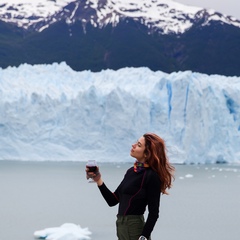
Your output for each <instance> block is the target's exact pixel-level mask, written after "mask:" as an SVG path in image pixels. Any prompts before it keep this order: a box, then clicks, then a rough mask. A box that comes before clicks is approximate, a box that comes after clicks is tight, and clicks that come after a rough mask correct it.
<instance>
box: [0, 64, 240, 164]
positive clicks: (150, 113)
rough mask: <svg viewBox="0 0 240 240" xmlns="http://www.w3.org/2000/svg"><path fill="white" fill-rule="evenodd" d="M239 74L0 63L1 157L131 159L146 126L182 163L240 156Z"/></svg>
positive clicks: (232, 159)
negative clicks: (12, 65)
mask: <svg viewBox="0 0 240 240" xmlns="http://www.w3.org/2000/svg"><path fill="white" fill-rule="evenodd" d="M239 92H240V77H237V76H236V77H226V76H220V75H206V74H201V73H196V72H191V71H184V72H173V73H170V74H168V73H164V72H161V71H156V72H153V71H151V70H150V69H148V68H146V67H141V68H123V69H119V70H116V71H114V70H110V69H108V70H102V71H101V72H91V71H87V70H86V71H82V72H76V71H74V70H72V69H71V68H70V67H69V66H68V65H67V64H66V63H65V62H62V63H53V64H51V65H47V64H42V65H28V64H23V65H20V66H19V67H8V68H6V69H1V68H0V160H21V161H87V160H88V159H96V160H97V161H98V162H128V161H132V159H131V157H130V155H129V152H130V149H131V144H133V143H134V142H135V141H136V140H137V139H138V138H139V137H141V136H142V135H143V134H144V133H146V132H155V133H156V134H158V135H160V136H161V137H162V138H163V139H165V141H166V145H167V148H168V156H169V160H170V162H172V163H179V164H204V163H216V162H217V163H240V147H239V146H240V94H239Z"/></svg>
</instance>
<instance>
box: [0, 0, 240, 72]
mask: <svg viewBox="0 0 240 240" xmlns="http://www.w3.org/2000/svg"><path fill="white" fill-rule="evenodd" d="M0 20H1V21H0V66H1V67H2V68H6V67H8V66H18V65H20V64H22V63H29V64H39V63H53V62H61V61H65V62H67V64H68V65H69V66H71V67H72V68H73V69H74V70H78V71H80V70H85V69H90V70H92V71H100V70H102V69H107V68H110V69H114V70H116V69H119V68H123V67H129V66H132V67H141V66H147V67H149V68H150V69H151V70H162V71H165V72H172V71H184V70H192V71H196V72H203V73H207V74H221V75H229V76H233V75H240V69H239V64H240V60H239V56H240V48H239V41H240V21H239V20H237V19H235V18H233V17H231V16H226V15H223V14H221V13H218V12H215V11H214V10H206V9H202V8H198V7H189V6H185V5H182V4H180V3H177V2H174V1H170V0H168V1H167V0H111V1H110V0H78V1H76V0H75V1H72V0H61V1H60V0H56V1H54V0H45V1H34V2H33V1H30V0H15V1H14V0H11V1H8V2H7V3H2V4H1V5H0Z"/></svg>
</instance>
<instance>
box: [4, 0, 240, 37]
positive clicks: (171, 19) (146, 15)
mask: <svg viewBox="0 0 240 240" xmlns="http://www.w3.org/2000/svg"><path fill="white" fill-rule="evenodd" d="M124 18H132V19H134V20H135V21H139V22H141V23H142V24H144V25H146V26H147V27H148V28H149V32H151V31H158V32H161V33H163V34H169V33H177V34H179V33H184V32H185V31H186V30H187V29H189V28H191V26H192V25H193V24H195V23H198V22H201V24H202V26H206V25H208V24H209V22H210V21H220V22H222V23H226V24H229V25H233V26H237V27H240V21H239V20H237V19H236V18H234V17H231V16H226V15H224V14H221V13H218V12H216V11H214V10H207V9H202V8H199V7H191V6H186V5H183V4H180V3H177V2H175V1H171V0H34V1H33V0H3V1H1V4H0V20H2V21H5V22H8V23H13V24H15V25H17V26H19V27H22V28H24V29H32V30H36V31H42V30H44V29H46V28H48V27H49V25H51V24H53V23H55V22H58V21H62V20H64V21H66V22H67V23H68V24H72V23H74V22H75V21H76V20H81V21H82V22H86V23H87V22H90V23H91V24H92V25H94V26H98V27H103V26H106V25H107V24H109V23H110V24H112V25H113V26H115V25H117V24H118V23H119V21H120V19H124Z"/></svg>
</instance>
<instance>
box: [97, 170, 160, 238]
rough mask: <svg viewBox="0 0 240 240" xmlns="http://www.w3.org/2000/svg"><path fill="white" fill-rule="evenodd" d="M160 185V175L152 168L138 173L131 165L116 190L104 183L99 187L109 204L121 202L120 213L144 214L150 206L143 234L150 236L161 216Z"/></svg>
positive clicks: (122, 214)
mask: <svg viewBox="0 0 240 240" xmlns="http://www.w3.org/2000/svg"><path fill="white" fill-rule="evenodd" d="M160 186H161V182H160V179H159V176H158V175H157V173H156V172H155V171H153V170H152V169H151V168H145V170H144V171H142V172H138V173H136V172H134V170H133V167H131V168H130V169H128V170H127V172H126V174H125V176H124V178H123V180H122V182H121V183H120V185H119V186H118V187H117V189H116V190H115V192H111V191H110V190H109V189H108V188H107V186H106V185H105V184H104V183H103V184H102V185H101V186H99V189H100V191H101V193H102V195H103V197H104V199H105V200H106V202H107V203H108V205H109V206H115V205H116V204H118V203H119V207H118V215H121V216H125V215H143V214H144V212H145V210H146V206H148V211H149V213H148V217H147V220H146V224H145V226H144V229H143V232H142V235H143V236H145V237H146V238H149V237H150V235H151V232H152V230H153V228H154V226H155V223H156V221H157V219H158V217H159V204H160V195H161V194H160V193H161V192H160Z"/></svg>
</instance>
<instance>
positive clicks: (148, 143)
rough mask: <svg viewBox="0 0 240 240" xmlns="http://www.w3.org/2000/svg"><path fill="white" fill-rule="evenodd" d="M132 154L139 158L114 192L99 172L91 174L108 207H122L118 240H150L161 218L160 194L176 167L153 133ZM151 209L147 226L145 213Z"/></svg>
mask: <svg viewBox="0 0 240 240" xmlns="http://www.w3.org/2000/svg"><path fill="white" fill-rule="evenodd" d="M130 155H131V156H132V157H133V158H135V159H136V162H135V163H134V166H133V167H131V168H130V169H128V170H127V172H126V174H125V176H124V178H123V180H122V182H121V183H120V185H119V186H118V188H117V189H116V190H115V192H111V191H110V190H109V189H108V188H107V186H106V185H105V183H104V182H103V180H102V178H101V174H100V172H99V170H97V171H96V172H94V173H93V172H89V171H88V169H86V172H87V177H88V178H89V177H91V178H93V180H94V181H95V182H96V183H97V185H98V187H99V190H100V192H101V193H102V195H103V197H104V199H105V200H106V202H107V203H108V205H109V206H115V205H116V204H119V208H118V215H117V222H116V225H117V236H118V240H147V239H150V235H151V232H152V231H153V228H154V226H155V223H156V221H157V219H158V216H159V204H160V195H161V193H162V194H167V192H166V190H167V189H169V188H170V187H171V184H172V180H173V178H174V177H173V173H174V167H173V166H172V165H171V164H170V163H169V161H168V159H167V156H166V146H165V143H164V140H163V139H162V138H160V137H159V136H158V135H156V134H154V133H146V134H144V135H143V136H142V137H141V138H140V139H139V140H138V141H137V142H136V143H134V144H133V145H132V149H131V152H130ZM146 206H148V211H149V213H148V216H147V220H146V223H145V222H144V217H143V214H144V212H145V209H146Z"/></svg>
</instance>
